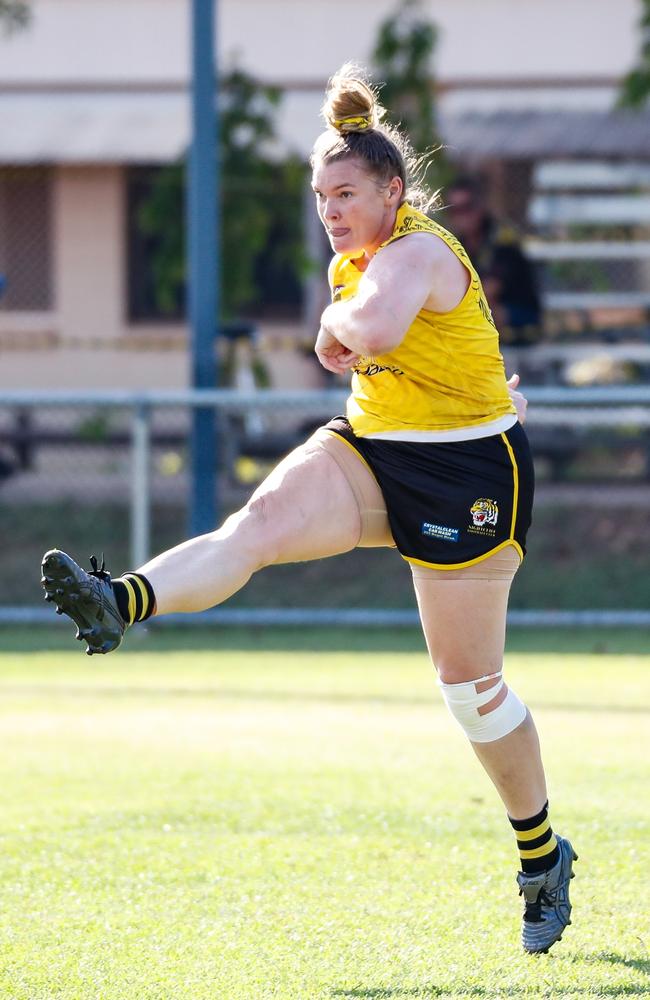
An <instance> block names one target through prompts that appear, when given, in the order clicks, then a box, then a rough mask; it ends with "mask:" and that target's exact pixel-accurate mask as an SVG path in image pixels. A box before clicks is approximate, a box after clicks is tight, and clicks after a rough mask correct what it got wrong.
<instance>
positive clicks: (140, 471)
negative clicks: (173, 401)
mask: <svg viewBox="0 0 650 1000" xmlns="http://www.w3.org/2000/svg"><path fill="white" fill-rule="evenodd" d="M131 446H132V451H131V456H132V476H131V565H132V567H133V569H137V567H138V566H142V564H143V563H145V562H146V561H147V559H148V558H149V548H150V537H151V482H150V474H149V470H150V465H151V409H150V407H149V406H148V405H147V404H146V403H138V404H137V405H136V407H135V409H134V411H133V424H132V428H131Z"/></svg>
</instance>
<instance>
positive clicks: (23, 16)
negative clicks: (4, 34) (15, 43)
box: [0, 0, 31, 31]
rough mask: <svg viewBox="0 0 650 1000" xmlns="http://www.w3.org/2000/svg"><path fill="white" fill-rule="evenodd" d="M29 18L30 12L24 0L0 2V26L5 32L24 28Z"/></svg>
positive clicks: (2, 0) (3, 0) (1, 0)
mask: <svg viewBox="0 0 650 1000" xmlns="http://www.w3.org/2000/svg"><path fill="white" fill-rule="evenodd" d="M30 16H31V11H30V9H29V7H28V5H27V3H26V2H25V0H0V24H3V25H4V27H5V29H6V30H7V31H13V30H14V29H16V28H24V27H25V26H26V25H27V24H28V23H29V19H30Z"/></svg>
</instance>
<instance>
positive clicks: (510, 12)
mask: <svg viewBox="0 0 650 1000" xmlns="http://www.w3.org/2000/svg"><path fill="white" fill-rule="evenodd" d="M216 2H217V6H218V10H219V30H218V43H219V52H220V62H221V66H222V67H228V66H229V65H232V64H233V63H235V62H237V63H238V64H239V65H242V66H243V67H245V68H246V69H248V70H249V71H250V72H252V73H254V74H256V75H257V76H258V77H261V78H262V79H265V80H268V81H271V82H275V83H279V84H281V85H283V86H285V87H286V88H288V90H287V95H286V97H285V100H284V102H283V110H282V113H281V119H280V133H281V135H282V137H283V139H284V141H285V144H286V145H287V146H290V147H293V148H296V149H298V150H299V151H300V152H301V153H303V154H305V153H306V152H307V151H308V150H309V148H310V146H311V143H312V141H313V138H314V137H315V135H316V134H317V132H318V129H319V122H318V107H319V104H320V101H321V95H322V88H323V85H324V82H325V80H326V79H327V77H328V76H329V75H330V74H331V72H332V71H333V70H334V69H336V68H337V67H338V66H339V65H340V64H341V63H342V62H343V61H344V60H346V59H355V60H358V61H361V62H363V63H367V62H368V61H369V55H370V51H371V48H372V44H373V41H374V38H375V36H376V31H377V27H378V25H379V23H380V21H381V20H382V19H383V18H384V17H386V16H387V15H388V14H389V12H390V11H391V10H393V9H394V6H395V4H394V2H393V0H356V2H355V3H351V2H350V0H311V2H310V3H306V2H305V0H216ZM32 6H33V12H34V13H33V19H32V22H31V24H30V26H29V27H28V29H27V30H24V31H18V32H15V33H14V34H12V35H9V36H7V35H5V34H2V33H0V101H1V100H2V96H3V93H4V94H14V95H16V94H18V95H20V94H23V93H25V94H30V93H31V94H37V95H40V94H41V92H42V97H43V106H44V107H46V106H47V101H48V100H49V99H50V97H51V95H52V94H56V93H57V91H62V90H63V91H68V90H70V91H73V92H79V93H81V94H85V95H88V96H89V97H91V96H92V95H93V94H95V95H97V99H98V100H101V98H102V95H103V94H105V93H106V92H110V91H111V89H116V88H118V89H126V90H128V89H129V88H136V89H138V88H139V89H140V90H141V91H143V92H146V91H147V90H152V91H158V92H165V91H178V92H180V91H182V90H183V89H184V88H185V87H186V85H187V81H188V77H189V12H190V7H191V4H190V0H34V2H33V5H32ZM424 7H425V9H428V10H429V12H430V14H431V16H432V18H433V20H434V22H435V23H436V25H437V27H438V29H439V45H438V48H437V51H436V59H435V65H436V75H437V79H438V80H439V82H440V83H441V84H442V85H443V95H442V97H441V106H442V110H452V111H459V110H460V111H462V110H467V109H471V108H479V107H481V108H484V109H485V108H489V107H503V106H519V107H521V106H525V107H547V108H553V109H556V108H562V107H570V106H573V107H575V106H576V104H577V105H578V106H579V107H586V106H597V107H607V106H609V105H610V104H611V102H612V97H613V95H614V92H615V85H616V81H617V79H619V78H620V76H621V75H622V74H623V73H625V72H626V71H627V70H628V69H629V68H630V66H631V65H632V63H633V61H634V58H635V54H636V51H637V47H638V42H639V32H638V28H637V22H638V19H639V16H640V3H639V0H487V2H486V0H424ZM587 38H588V43H586V41H585V40H586V39H587ZM39 100H40V97H39ZM66 153H67V156H65V157H62V159H66V158H67V159H70V151H69V150H67V151H66ZM0 162H2V136H1V135H0ZM122 186H123V168H122V166H121V165H120V164H110V163H109V164H104V165H94V166H93V165H89V164H83V165H82V164H79V165H74V164H73V165H66V166H63V165H61V166H59V167H57V168H56V170H55V182H54V195H53V203H52V231H53V236H52V243H53V279H54V280H53V294H54V305H53V308H52V309H51V310H48V311H45V312H38V313H36V312H34V313H30V314H27V313H14V314H13V315H12V314H8V313H6V312H5V313H2V312H0V385H4V386H23V385H25V386H30V385H33V386H35V387H36V386H39V387H46V386H50V385H54V386H59V387H66V388H74V387H80V386H87V387H92V386H94V385H96V386H101V385H123V386H125V387H127V386H131V387H137V386H147V385H150V386H160V387H163V386H175V385H178V386H182V385H186V384H187V379H188V365H187V357H186V353H185V351H184V350H183V349H182V347H178V346H177V347H174V345H173V343H172V342H173V340H174V336H176V337H177V338H178V337H182V336H183V335H184V334H185V329H184V328H183V327H182V326H179V327H178V328H177V329H176V330H175V331H171V336H170V331H169V328H168V327H164V328H163V327H154V326H152V327H149V328H147V329H146V330H145V329H144V328H142V327H139V328H137V329H136V328H134V327H131V326H129V324H128V322H127V320H126V319H125V309H126V295H125V271H126V268H125V263H124V262H125V236H124V231H123V226H124V219H125V212H124V193H123V187H122ZM14 335H15V336H14ZM3 336H4V338H5V343H6V338H7V336H9V338H10V339H11V338H12V337H13V338H14V340H13V346H12V348H11V350H7V349H3V346H2V345H3V339H2V338H3ZM21 336H25V339H26V342H27V340H28V339H29V338H30V337H31V338H32V341H33V343H34V344H37V343H38V338H39V337H42V338H44V339H45V340H47V338H48V337H49V338H50V339H51V340H56V339H60V340H62V342H63V345H64V346H61V347H58V348H55V349H48V350H44V349H43V348H42V347H41V348H40V349H39V350H38V351H37V350H35V349H25V350H21V349H18V348H17V347H16V343H18V344H19V345H20V337H21ZM16 337H17V338H18V341H16ZM157 337H158V338H162V340H164V339H165V338H167V341H169V342H168V343H167V349H166V350H164V351H163V350H161V351H158V352H156V351H155V350H151V349H150V345H151V343H152V341H155V339H156V338H157ZM138 338H141V340H142V343H143V344H147V345H149V346H146V347H145V348H144V349H143V350H142V351H138V350H137V348H134V347H133V345H134V344H136V343H137V341H138ZM83 340H91V341H94V342H96V344H95V346H94V347H92V348H90V349H89V348H85V347H82V346H75V343H76V342H78V343H80V342H81V341H83ZM125 341H127V342H128V344H129V349H128V351H125V350H123V349H122V348H123V346H124V342H125ZM161 342H162V341H161ZM296 363H297V362H295V363H294V362H291V363H290V362H288V361H287V359H286V357H284V356H283V359H282V360H280V361H279V362H278V363H277V364H275V374H276V377H277V380H278V384H292V383H293V384H295V382H296V379H299V380H300V379H302V378H311V377H312V376H311V374H309V373H311V367H310V366H309V365H308V364H307V363H306V364H305V366H304V371H303V372H302V374H301V372H300V371H299V370H298V369H296V367H295V364H296ZM285 379H286V381H285Z"/></svg>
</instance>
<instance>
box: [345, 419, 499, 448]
mask: <svg viewBox="0 0 650 1000" xmlns="http://www.w3.org/2000/svg"><path fill="white" fill-rule="evenodd" d="M516 423H517V414H516V413H506V415H505V416H504V417H498V419H497V420H490V422H489V423H487V424H479V425H478V427H454V429H453V430H450V431H377V432H376V433H375V434H364V435H363V437H365V438H372V439H373V440H377V441H411V442H418V441H419V442H420V443H425V442H427V441H437V442H438V443H442V442H445V441H475V440H476V439H477V438H485V437H492V435H493V434H504V433H505V431H509V430H510V428H511V427H514V426H515V424H516Z"/></svg>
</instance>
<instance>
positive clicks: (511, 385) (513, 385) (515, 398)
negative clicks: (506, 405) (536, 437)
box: [506, 373, 528, 424]
mask: <svg viewBox="0 0 650 1000" xmlns="http://www.w3.org/2000/svg"><path fill="white" fill-rule="evenodd" d="M506 385H507V386H508V392H509V394H510V399H511V400H512V402H513V403H514V404H515V409H516V410H517V420H518V421H519V423H520V424H523V423H525V422H526V410H527V409H528V400H527V399H526V397H525V396H524V394H523V393H521V392H518V391H517V386H518V385H519V376H518V375H517V374H516V373H515V374H514V375H511V376H510V378H509V379H508V381H507V383H506Z"/></svg>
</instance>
